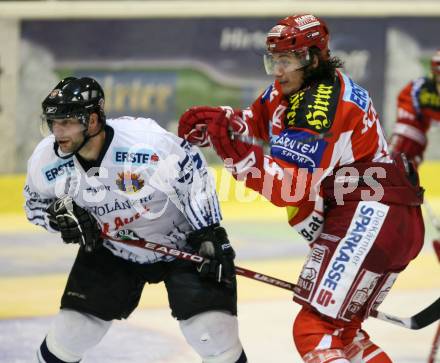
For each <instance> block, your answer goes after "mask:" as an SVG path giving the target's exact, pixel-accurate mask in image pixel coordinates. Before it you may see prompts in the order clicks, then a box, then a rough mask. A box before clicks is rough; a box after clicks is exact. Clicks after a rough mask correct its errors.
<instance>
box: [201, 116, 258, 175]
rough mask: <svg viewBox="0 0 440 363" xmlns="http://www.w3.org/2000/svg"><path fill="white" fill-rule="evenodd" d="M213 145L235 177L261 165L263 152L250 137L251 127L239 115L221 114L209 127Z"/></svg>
mask: <svg viewBox="0 0 440 363" xmlns="http://www.w3.org/2000/svg"><path fill="white" fill-rule="evenodd" d="M208 134H209V138H210V140H211V144H212V146H213V147H214V149H215V151H216V152H217V154H218V156H220V157H221V158H222V159H223V161H224V162H225V167H226V168H227V169H229V170H230V172H231V173H232V174H234V175H237V174H241V173H245V172H247V171H248V170H249V168H251V167H254V166H257V165H261V163H262V160H263V150H262V148H261V146H258V145H254V144H253V142H252V138H251V137H249V135H250V134H251V133H250V130H249V125H248V124H246V122H244V121H243V119H242V118H241V117H239V116H237V115H232V116H231V117H227V116H226V112H223V113H222V114H219V115H218V117H217V119H216V120H214V121H213V122H211V123H210V124H209V125H208Z"/></svg>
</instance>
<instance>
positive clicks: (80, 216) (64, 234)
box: [46, 196, 102, 252]
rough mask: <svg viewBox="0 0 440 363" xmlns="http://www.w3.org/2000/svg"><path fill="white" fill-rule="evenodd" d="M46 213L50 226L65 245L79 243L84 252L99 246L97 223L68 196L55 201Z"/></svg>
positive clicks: (99, 233) (99, 232)
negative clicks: (59, 235)
mask: <svg viewBox="0 0 440 363" xmlns="http://www.w3.org/2000/svg"><path fill="white" fill-rule="evenodd" d="M46 212H47V213H48V217H49V221H50V224H51V226H53V227H56V228H57V229H58V230H59V231H60V232H61V238H62V239H63V241H64V242H65V243H79V244H80V245H81V246H83V247H84V248H85V250H86V252H92V251H94V250H95V249H96V248H97V247H98V246H100V245H101V242H102V239H101V237H100V235H101V230H100V228H99V225H98V222H97V221H96V219H95V218H94V217H93V216H92V215H91V214H90V213H89V212H87V211H86V210H85V209H83V208H81V207H79V206H78V205H77V204H76V203H75V202H74V201H73V200H72V198H71V197H70V196H65V197H63V198H60V199H57V200H56V201H55V202H53V203H52V204H51V205H50V206H49V207H48V208H47V210H46Z"/></svg>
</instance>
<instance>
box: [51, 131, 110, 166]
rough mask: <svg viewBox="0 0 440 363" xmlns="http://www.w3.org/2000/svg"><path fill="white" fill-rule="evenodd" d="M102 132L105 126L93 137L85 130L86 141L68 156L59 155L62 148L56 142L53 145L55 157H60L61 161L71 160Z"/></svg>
mask: <svg viewBox="0 0 440 363" xmlns="http://www.w3.org/2000/svg"><path fill="white" fill-rule="evenodd" d="M102 131H104V125H103V126H102V127H101V128H100V129H99V131H98V132H97V133H95V134H93V135H88V134H87V130H84V131H83V136H84V140H83V142H82V143H81V145H80V146H79V147H78V148H77V149H76V150H75V151H73V152H71V153H70V154H66V155H60V153H59V148H60V147H59V144H58V142H57V141H55V142H54V143H53V149H54V151H55V155H56V156H58V157H59V158H61V159H70V158H71V157H72V156H73V155H75V154H77V153H78V152H79V151H80V150H81V149H82V148H83V147H84V145H85V144H87V142H88V141H89V140H90V139H91V138H92V137H95V136H98V135H99V134H100V133H101V132H102Z"/></svg>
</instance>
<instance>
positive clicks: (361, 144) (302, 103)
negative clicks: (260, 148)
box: [241, 71, 391, 242]
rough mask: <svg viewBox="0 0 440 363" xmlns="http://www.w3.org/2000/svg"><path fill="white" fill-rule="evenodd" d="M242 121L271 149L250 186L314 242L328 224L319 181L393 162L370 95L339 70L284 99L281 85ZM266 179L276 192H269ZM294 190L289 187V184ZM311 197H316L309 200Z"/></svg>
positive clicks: (249, 180) (246, 112)
mask: <svg viewBox="0 0 440 363" xmlns="http://www.w3.org/2000/svg"><path fill="white" fill-rule="evenodd" d="M241 117H242V118H243V119H244V120H245V121H246V122H247V123H248V124H249V125H250V128H251V129H252V133H253V135H252V136H254V137H256V138H259V139H262V140H264V141H266V142H268V143H269V144H270V148H271V149H270V155H265V157H264V162H263V165H262V166H261V167H262V170H261V171H262V173H263V175H265V177H264V178H261V177H255V178H253V177H249V176H248V177H247V179H246V185H247V186H248V187H250V188H252V189H254V190H256V191H258V192H259V193H261V194H263V195H265V196H266V197H267V198H268V199H269V200H270V201H271V202H272V203H273V204H275V205H277V206H285V207H287V209H288V216H289V223H290V224H291V225H292V226H294V228H295V229H296V230H297V231H298V232H299V233H300V234H302V235H303V236H304V237H305V238H306V239H307V240H308V241H309V242H312V241H314V240H315V239H316V237H317V236H318V235H319V231H320V230H321V227H322V225H323V222H324V220H323V201H322V198H321V197H320V194H321V193H320V190H319V188H320V187H319V185H320V182H321V181H322V180H323V179H324V178H325V177H326V176H327V175H330V174H331V173H332V171H333V169H334V168H337V167H340V166H343V165H350V164H354V163H364V162H383V163H390V162H391V159H390V157H389V155H388V150H387V143H386V139H385V137H384V133H383V131H382V127H381V125H380V122H379V117H378V115H377V113H376V110H375V108H374V106H373V102H372V100H371V98H370V95H369V94H368V92H367V91H366V90H365V89H363V88H362V87H361V86H359V85H357V84H356V83H355V82H354V81H353V80H352V79H351V78H349V77H347V76H346V75H345V74H343V73H341V72H339V71H337V75H336V77H335V78H334V79H331V80H326V81H322V82H321V83H318V84H316V85H314V86H312V87H309V88H307V89H304V90H300V91H299V92H297V93H295V94H293V95H291V96H290V97H289V98H287V99H286V98H285V97H283V95H282V92H281V88H280V86H279V84H278V83H277V81H275V82H274V83H273V84H272V85H271V86H269V87H268V88H267V89H266V90H265V91H264V92H263V93H262V95H260V96H259V97H258V99H257V100H256V101H255V102H254V103H253V104H252V106H251V107H250V108H249V109H245V110H243V111H242V112H241ZM267 175H271V176H272V180H271V182H273V187H272V188H271V190H270V193H267V191H266V192H265V187H266V188H267ZM289 180H290V181H291V182H292V183H294V184H296V185H294V184H291V185H286V183H288V181H289ZM310 194H314V195H315V196H316V198H315V199H316V200H315V201H310V200H309V199H310Z"/></svg>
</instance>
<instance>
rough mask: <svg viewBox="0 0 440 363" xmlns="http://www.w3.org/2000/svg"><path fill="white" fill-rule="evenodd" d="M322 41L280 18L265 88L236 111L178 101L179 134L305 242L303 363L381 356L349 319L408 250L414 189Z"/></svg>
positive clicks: (417, 244)
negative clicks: (281, 210)
mask: <svg viewBox="0 0 440 363" xmlns="http://www.w3.org/2000/svg"><path fill="white" fill-rule="evenodd" d="M328 41H329V31H328V28H327V26H326V24H325V23H324V22H323V21H322V20H321V19H319V18H317V17H315V16H313V15H294V16H289V17H287V18H284V19H281V20H280V21H279V22H278V23H277V24H276V25H275V26H274V27H273V28H272V29H271V30H270V31H269V33H268V35H267V40H266V44H267V53H266V55H265V59H264V60H265V67H266V70H267V72H268V73H269V74H271V75H273V76H274V78H275V81H274V82H273V84H271V85H270V86H269V87H268V88H267V89H266V90H265V91H264V92H263V93H262V94H261V96H259V97H258V99H257V100H256V101H255V102H254V103H253V104H252V105H251V106H250V108H248V109H244V110H233V109H232V108H230V107H206V106H200V107H192V108H190V109H189V110H187V111H186V112H185V113H184V114H183V115H182V116H181V118H180V121H179V135H180V136H181V137H183V138H185V139H187V140H188V141H190V142H192V143H195V144H197V145H200V146H208V145H212V146H213V148H214V149H215V151H216V152H217V154H218V155H219V156H220V157H221V158H222V159H223V160H224V162H225V166H226V167H227V168H228V169H229V170H230V171H231V173H232V175H233V176H234V177H235V178H237V179H239V180H243V181H244V182H245V184H246V186H247V187H249V188H251V189H253V190H255V191H257V192H259V193H261V194H262V195H264V196H265V197H266V198H268V199H269V200H270V201H271V202H272V203H273V204H275V205H277V206H280V207H287V210H288V216H289V223H290V224H291V225H292V226H293V227H294V228H295V229H296V230H297V231H298V232H299V233H300V234H301V235H302V236H304V238H305V239H306V240H307V241H308V242H309V243H310V247H311V250H310V253H309V256H308V258H307V260H306V262H305V264H304V266H303V270H302V272H301V275H300V277H299V280H298V284H297V285H298V287H297V288H296V291H295V295H294V300H295V301H296V302H298V303H300V304H302V305H303V306H302V309H301V311H300V313H299V314H298V316H297V317H296V319H295V322H294V325H293V339H294V342H295V345H296V347H297V349H298V351H299V353H300V354H301V356H302V358H303V360H304V362H307V363H328V362H333V363H336V362H337V363H348V362H369V363H389V362H391V360H390V358H389V357H388V356H387V355H386V353H385V352H383V351H382V350H381V349H380V348H379V347H378V346H377V345H375V344H374V343H372V342H371V341H370V339H369V336H368V334H367V333H366V332H365V331H364V330H362V328H361V323H362V321H363V320H364V319H365V318H366V317H368V314H369V311H370V310H371V309H372V308H377V307H378V305H379V304H380V303H381V302H382V301H383V299H384V298H385V296H386V294H387V293H388V291H389V290H390V288H391V286H392V285H393V283H394V281H395V279H396V277H397V275H398V274H399V272H400V271H402V270H403V269H404V268H405V267H406V266H407V265H408V263H409V262H410V261H411V260H412V259H413V258H415V256H417V254H418V253H419V251H420V248H421V246H422V242H423V236H424V227H423V220H422V217H421V213H420V204H421V199H422V195H421V190H420V187H419V185H418V178H417V173H416V171H414V170H411V168H410V167H409V165H408V164H407V163H404V160H403V159H398V160H397V161H396V162H394V161H393V160H392V159H391V158H390V156H389V153H388V148H387V142H386V140H385V138H384V135H383V133H382V129H381V126H380V123H379V117H378V115H377V113H376V111H375V109H374V106H373V103H372V101H371V99H370V96H369V94H368V92H367V91H366V90H365V89H363V88H362V87H360V86H359V85H357V84H356V83H354V82H353V80H352V79H350V78H349V77H348V76H347V75H345V74H344V73H342V72H340V71H339V70H337V68H340V67H341V61H340V60H339V59H337V58H334V57H331V56H330V52H329V49H328ZM262 142H266V143H267V144H268V145H269V147H270V152H268V153H265V151H264V149H263V148H262V147H261V146H260V144H261V143H262ZM403 236H404V238H402V237H403Z"/></svg>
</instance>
